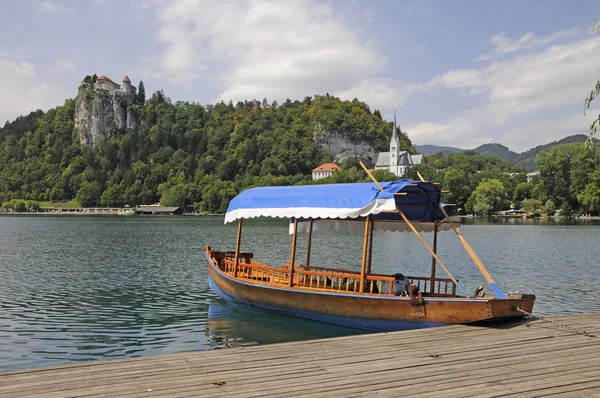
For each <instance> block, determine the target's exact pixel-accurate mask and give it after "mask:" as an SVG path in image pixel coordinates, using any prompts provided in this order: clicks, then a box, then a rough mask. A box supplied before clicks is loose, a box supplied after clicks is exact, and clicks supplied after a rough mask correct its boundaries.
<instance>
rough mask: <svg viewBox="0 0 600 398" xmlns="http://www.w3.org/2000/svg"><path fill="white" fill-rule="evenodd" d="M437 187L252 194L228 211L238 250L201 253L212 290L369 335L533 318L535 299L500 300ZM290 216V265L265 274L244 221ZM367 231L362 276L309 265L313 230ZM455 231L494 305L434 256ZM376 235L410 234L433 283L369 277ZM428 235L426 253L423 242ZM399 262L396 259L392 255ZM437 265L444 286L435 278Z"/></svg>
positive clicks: (409, 184)
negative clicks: (300, 252) (248, 247)
mask: <svg viewBox="0 0 600 398" xmlns="http://www.w3.org/2000/svg"><path fill="white" fill-rule="evenodd" d="M441 194H442V192H441V191H440V189H439V187H438V186H437V185H436V184H433V183H430V182H426V181H411V180H398V181H394V182H390V183H381V184H379V183H378V182H376V181H375V183H357V184H332V185H311V186H292V187H263V188H253V189H249V190H247V191H244V192H242V193H241V194H239V195H238V196H236V197H235V198H234V199H233V200H232V201H231V202H230V204H229V208H228V211H227V214H226V216H225V222H226V223H227V222H231V221H235V220H239V226H238V235H237V244H236V250H235V251H230V252H224V251H215V250H213V249H212V248H211V247H210V246H207V248H206V258H207V260H208V275H209V282H210V285H211V287H212V289H213V290H215V291H216V293H217V294H219V295H220V296H222V297H224V298H226V299H228V300H231V301H234V302H238V303H245V304H252V305H254V306H257V307H260V308H263V309H268V310H272V311H279V312H283V313H287V314H291V315H296V316H300V317H305V318H310V319H316V320H321V321H325V322H332V323H337V324H341V325H347V326H352V327H358V328H363V329H368V330H380V331H386V330H399V329H410V328H421V327H431V326H440V325H446V324H453V323H472V322H478V321H488V320H499V319H511V318H518V317H523V316H524V315H525V314H526V313H529V312H531V311H532V308H533V302H534V300H535V296H533V295H528V294H523V293H509V294H508V296H505V295H504V294H503V293H502V291H501V290H500V289H499V287H498V286H497V285H496V283H495V282H494V281H493V279H492V278H491V276H490V274H489V273H488V272H487V270H486V269H485V267H484V266H483V264H482V263H481V261H480V260H479V258H478V257H477V256H476V255H475V253H474V252H473V250H472V248H471V247H470V246H469V244H468V243H467V242H466V240H465V239H464V237H463V236H462V234H461V233H460V232H459V231H458V229H457V228H456V226H455V225H454V224H453V223H452V221H451V220H450V216H451V215H452V213H453V211H452V209H453V208H452V207H451V206H449V205H444V204H442V202H441ZM260 216H263V217H285V218H290V219H291V220H292V223H291V224H290V234H291V235H292V248H291V258H290V263H289V264H284V265H283V266H281V267H274V266H270V265H267V264H264V263H261V262H258V261H256V260H255V259H254V258H253V254H252V253H242V252H240V241H241V234H242V220H243V219H245V218H246V219H247V218H254V217H260ZM323 229H335V230H339V229H357V230H362V231H364V243H363V248H362V261H361V271H360V272H356V271H350V270H345V269H343V264H341V265H340V268H342V269H332V268H324V267H319V266H315V265H313V264H311V263H310V246H311V239H312V233H313V231H318V230H323ZM443 230H454V231H455V232H456V233H457V235H458V236H459V240H460V241H461V243H462V244H463V246H465V249H466V250H467V252H468V253H469V255H470V256H471V258H472V259H473V261H474V262H475V264H476V265H477V267H478V268H479V269H480V271H481V272H482V274H483V276H484V277H485V279H486V280H487V281H488V283H489V284H490V286H491V287H492V289H493V291H494V293H495V295H496V297H485V296H484V295H482V289H483V288H478V289H477V290H476V292H475V293H474V294H472V295H468V294H467V293H466V292H465V291H464V290H463V289H462V288H461V286H460V285H459V284H458V281H457V280H456V279H455V278H454V277H453V276H452V274H451V273H450V271H449V270H448V268H447V267H446V266H445V265H444V264H443V262H442V261H441V260H440V258H439V256H438V255H437V250H436V246H437V235H438V231H443ZM302 231H304V232H307V233H308V250H307V256H306V261H305V262H304V263H303V264H299V263H297V262H296V241H297V235H298V233H299V232H302ZM373 231H411V232H413V233H414V234H415V235H416V236H417V237H418V239H419V240H420V241H421V243H422V244H423V245H425V246H426V248H427V250H429V252H430V253H431V255H432V267H431V274H430V276H407V277H406V278H407V281H408V282H409V283H407V286H406V293H407V294H406V295H398V293H400V292H401V290H403V289H395V288H394V286H398V285H399V284H401V281H402V279H403V276H402V278H401V277H399V276H398V275H395V276H390V275H381V274H377V273H374V272H372V269H371V265H372V264H371V252H372V248H373ZM420 232H433V233H434V239H433V247H430V246H429V245H428V243H427V242H426V241H425V240H424V239H423V237H422V236H421V235H420ZM398 258H401V253H398ZM438 266H439V267H441V268H442V269H443V270H444V271H445V272H446V274H447V276H448V277H447V278H440V277H438V276H437V275H436V271H437V267H438Z"/></svg>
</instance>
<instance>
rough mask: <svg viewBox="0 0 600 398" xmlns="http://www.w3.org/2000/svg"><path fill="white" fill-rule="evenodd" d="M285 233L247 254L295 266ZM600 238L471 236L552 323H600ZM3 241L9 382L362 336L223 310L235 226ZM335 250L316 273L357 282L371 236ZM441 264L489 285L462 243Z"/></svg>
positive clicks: (419, 264)
mask: <svg viewBox="0 0 600 398" xmlns="http://www.w3.org/2000/svg"><path fill="white" fill-rule="evenodd" d="M286 228H287V224H286V223H285V222H281V221H273V222H271V221H262V220H258V221H255V222H249V223H248V227H247V230H248V232H249V234H248V237H247V239H246V240H245V241H244V244H245V245H247V246H245V247H247V248H248V249H250V248H257V250H256V253H255V257H257V258H261V259H264V260H265V261H266V262H270V263H274V264H277V263H281V262H283V261H287V256H289V252H288V250H287V249H285V250H283V251H281V250H279V249H280V248H281V247H286V248H287V247H288V246H289V236H287V235H286ZM7 231H8V232H10V233H7ZM598 232H600V227H598V226H590V227H573V226H552V225H548V226H528V225H524V226H517V225H501V226H500V225H464V226H463V233H464V234H465V235H467V237H468V238H469V241H470V242H471V244H472V245H473V246H474V247H475V248H476V249H477V251H478V254H479V255H480V257H481V258H482V260H483V261H484V263H486V265H487V266H488V268H489V270H490V272H491V273H492V274H493V275H494V276H495V279H496V281H497V282H498V284H499V285H500V286H501V287H502V288H503V289H504V290H522V291H530V292H533V293H535V294H536V295H537V301H536V311H535V312H537V313H539V314H542V315H548V314H554V313H577V312H598V311H600V300H596V299H595V297H597V294H596V293H595V292H594V287H595V286H598V284H599V282H600V267H599V266H598V265H599V264H598V257H599V256H598V254H599V253H597V252H594V249H593V248H594V247H597V244H596V240H597V238H596V237H597V235H598ZM0 235H1V236H3V240H4V241H3V246H2V247H1V248H0V370H10V369H19V368H27V367H36V366H46V365H54V364H63V363H68V362H78V361H88V360H93V359H107V358H124V357H138V356H144V355H156V354H164V353H173V352H183V351H193V350H206V349H215V348H224V347H232V346H240V345H254V344H265V343H272V342H283V341H293V340H302V339H307V338H316V337H328V336H339V335H348V334H359V333H362V332H361V331H359V330H355V329H348V328H342V327H337V326H334V325H327V324H321V323H317V322H311V321H306V320H302V319H297V318H291V317H286V316H280V315H273V314H268V313H265V312H261V311H255V310H252V309H247V308H240V307H237V306H232V305H230V304H227V303H224V302H223V301H221V300H220V299H218V298H216V297H215V295H214V294H213V293H212V292H211V291H210V288H209V286H208V283H207V277H206V271H205V267H204V260H203V251H202V250H203V245H205V244H212V245H213V246H215V247H217V248H223V249H230V248H232V247H234V244H235V226H231V225H223V223H222V218H215V219H211V218H204V217H202V218H199V217H196V218H195V217H179V218H177V217H175V218H152V217H148V218H143V217H142V218H128V219H123V218H112V217H96V218H94V217H0ZM358 235H360V234H358ZM425 237H426V239H430V238H431V237H430V236H429V235H426V236H425ZM322 238H323V239H322V240H319V241H315V242H314V246H313V256H312V258H313V261H314V262H315V263H319V264H322V265H323V266H328V265H329V266H335V265H336V264H337V263H339V262H341V261H348V262H349V267H350V268H352V267H354V269H358V267H359V261H358V260H357V259H360V255H361V249H360V247H361V239H362V237H361V236H355V235H352V234H332V235H323V236H322ZM324 241H327V242H328V244H327V245H324V244H322V243H321V242H324ZM265 242H269V245H268V246H266V245H265V244H264V243H265ZM245 247H244V248H245ZM300 250H306V242H305V241H304V240H302V239H301V240H300V242H299V251H300ZM439 252H440V254H442V256H443V257H444V259H446V262H445V263H446V264H447V265H448V266H450V267H451V269H452V270H453V271H454V273H455V274H456V276H457V277H458V278H459V279H460V282H461V284H462V285H463V286H464V288H465V290H467V291H473V290H474V289H475V287H476V286H477V285H479V284H481V283H482V279H481V276H480V275H479V274H478V272H477V270H476V269H475V267H474V266H472V264H471V262H470V260H469V258H468V257H467V256H466V254H464V251H463V250H462V248H460V246H459V245H458V243H457V242H456V241H455V240H452V239H451V238H450V239H449V240H443V239H441V238H440V242H439ZM373 255H374V264H377V266H378V267H379V269H380V271H381V272H382V273H393V272H397V271H398V270H400V271H403V272H404V273H408V274H411V273H414V274H421V273H423V269H425V270H428V269H429V262H430V257H429V255H428V254H427V253H426V252H425V250H424V249H423V248H422V247H420V246H419V245H418V242H416V241H415V240H414V237H412V236H410V235H409V234H391V233H382V234H376V236H375V249H374V252H373ZM557 281H559V282H557Z"/></svg>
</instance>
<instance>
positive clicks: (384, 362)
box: [0, 314, 600, 398]
mask: <svg viewBox="0 0 600 398" xmlns="http://www.w3.org/2000/svg"><path fill="white" fill-rule="evenodd" d="M551 319H552V320H554V321H556V322H561V323H564V324H568V325H571V326H572V327H576V328H580V329H584V330H585V331H587V332H588V333H590V334H593V335H595V336H598V337H587V336H584V335H582V334H577V333H574V332H572V331H569V330H567V329H565V328H560V327H557V326H555V325H553V324H551V323H548V322H542V321H533V322H531V323H530V324H529V325H528V326H527V325H526V324H525V323H524V322H517V323H512V324H508V325H507V324H505V325H497V326H487V327H481V326H448V327H443V328H434V329H423V330H413V331H404V332H394V333H381V334H373V335H361V336H349V337H339V338H331V339H322V340H312V341H302V342H293V343H282V344H272V345H262V346H254V347H241V348H232V349H225V350H214V351H203V352H190V353H182V354H172V355H162V356H154V357H145V358H134V359H122V360H111V361H98V362H88V363H85V364H77V365H65V366H55V367H48V368H39V369H27V370H18V371H13V372H5V373H0V397H2V398H9V397H46V398H53V397H291V396H294V397H315V396H319V397H322V396H327V397H357V396H381V397H401V396H410V395H418V396H419V397H433V396H443V397H464V396H478V397H500V396H502V397H504V396H519V397H533V396H535V397H539V396H561V397H562V396H568V397H592V396H597V397H600V314H585V315H565V316H554V317H551Z"/></svg>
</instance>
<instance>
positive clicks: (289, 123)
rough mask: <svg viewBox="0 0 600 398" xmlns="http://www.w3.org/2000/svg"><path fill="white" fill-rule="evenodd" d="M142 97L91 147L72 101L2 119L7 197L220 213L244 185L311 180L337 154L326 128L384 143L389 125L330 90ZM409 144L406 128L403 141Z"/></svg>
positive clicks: (2, 182) (2, 196)
mask: <svg viewBox="0 0 600 398" xmlns="http://www.w3.org/2000/svg"><path fill="white" fill-rule="evenodd" d="M138 106H139V112H140V114H139V125H138V126H137V127H135V128H133V129H128V130H126V132H124V133H119V132H118V130H116V129H115V131H113V132H112V133H110V134H108V135H106V136H105V137H103V139H101V140H100V141H99V142H98V143H97V144H95V145H94V147H92V148H90V147H87V146H84V145H81V143H80V137H78V136H77V133H76V132H75V129H74V113H75V101H74V100H67V101H66V102H65V104H64V105H63V106H60V107H58V108H55V109H52V110H49V111H48V112H42V111H36V112H32V113H30V114H29V115H27V116H23V117H19V118H18V119H17V120H15V121H13V122H11V123H7V124H6V125H5V126H4V127H3V128H0V201H2V202H4V201H9V200H11V199H25V200H38V201H48V200H52V201H56V200H72V199H77V200H79V201H80V202H81V204H82V205H83V206H95V205H100V206H122V205H125V204H128V205H131V206H134V205H137V204H148V203H155V202H159V201H160V203H161V204H163V205H167V206H170V205H175V206H185V207H186V208H187V209H191V208H192V207H194V208H196V209H202V210H204V211H210V212H214V211H218V212H222V211H224V210H225V208H226V206H227V202H228V200H229V199H230V198H231V197H233V196H234V195H235V194H237V193H238V192H239V191H241V190H243V189H245V188H247V187H250V186H256V185H280V184H295V183H307V182H309V181H310V179H311V170H312V169H313V168H314V167H316V166H318V165H319V164H321V163H322V162H325V161H330V160H331V154H330V153H328V152H326V151H325V150H323V149H322V148H321V147H320V146H319V145H317V143H316V139H317V138H319V136H323V135H328V134H335V135H337V136H341V137H343V138H344V139H346V140H349V141H350V142H352V143H363V144H368V145H369V146H370V147H372V148H374V150H376V151H381V150H387V148H388V143H389V137H390V136H391V132H392V124H391V123H390V122H387V121H384V120H382V118H381V115H380V114H379V112H378V111H375V112H371V111H370V109H369V107H368V106H367V105H366V104H365V103H363V102H360V101H358V100H353V101H341V100H340V99H339V98H335V97H332V96H330V95H324V96H315V97H307V98H305V99H304V100H303V101H290V100H287V101H286V102H285V103H283V104H277V103H276V102H273V103H268V102H267V100H266V99H265V100H263V101H262V102H259V101H245V102H238V103H237V104H235V105H234V104H232V103H229V104H224V103H218V104H215V105H208V106H202V105H198V104H194V103H188V102H179V101H178V102H175V103H172V102H171V101H170V100H169V99H168V98H167V97H165V96H164V94H163V93H162V92H160V91H159V92H157V93H155V94H154V95H153V96H152V97H151V98H150V99H149V100H148V101H145V103H143V104H141V105H138ZM411 148H412V144H411V142H410V140H409V138H408V136H406V134H401V149H403V150H408V149H411ZM412 150H413V151H414V148H412ZM341 178H343V175H342V176H341Z"/></svg>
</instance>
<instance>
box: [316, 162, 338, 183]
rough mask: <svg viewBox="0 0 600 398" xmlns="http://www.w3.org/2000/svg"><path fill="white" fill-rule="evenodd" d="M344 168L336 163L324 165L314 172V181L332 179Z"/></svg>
mask: <svg viewBox="0 0 600 398" xmlns="http://www.w3.org/2000/svg"><path fill="white" fill-rule="evenodd" d="M341 170H342V168H341V167H340V165H339V164H337V163H335V162H329V163H323V164H322V165H320V166H318V167H315V168H314V169H313V170H312V178H313V180H320V179H321V178H327V177H330V176H331V175H332V174H333V172H334V171H341Z"/></svg>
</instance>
